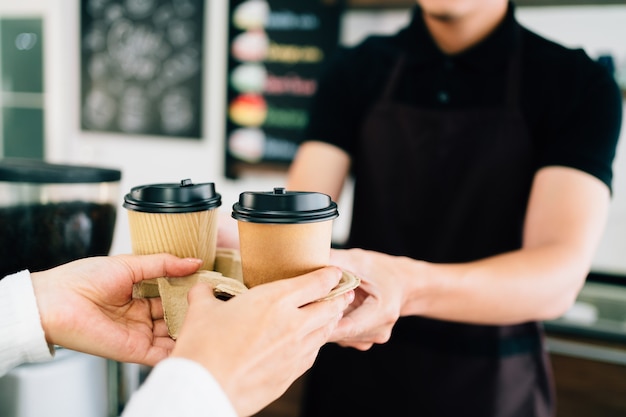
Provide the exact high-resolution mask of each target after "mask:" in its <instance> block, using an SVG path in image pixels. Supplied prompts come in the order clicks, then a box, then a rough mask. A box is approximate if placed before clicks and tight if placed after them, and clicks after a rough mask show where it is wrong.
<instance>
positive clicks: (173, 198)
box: [124, 180, 221, 270]
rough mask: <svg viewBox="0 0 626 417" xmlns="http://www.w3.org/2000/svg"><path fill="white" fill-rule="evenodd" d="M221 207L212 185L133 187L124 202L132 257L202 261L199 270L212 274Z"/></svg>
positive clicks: (186, 184)
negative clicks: (160, 256) (161, 255)
mask: <svg viewBox="0 0 626 417" xmlns="http://www.w3.org/2000/svg"><path fill="white" fill-rule="evenodd" d="M220 205H221V196H220V195H219V194H217V193H216V192H215V186H214V184H213V183H205V184H193V183H191V180H183V181H181V182H180V184H177V183H173V184H151V185H143V186H139V187H134V188H133V189H132V190H131V192H130V193H129V194H127V195H126V196H125V198H124V207H125V208H126V209H128V210H127V211H128V225H129V229H130V238H131V245H132V249H133V253H135V254H137V255H148V254H154V253H164V252H165V253H171V254H173V255H176V256H179V257H183V258H185V257H193V258H199V259H202V261H203V264H202V266H201V267H200V269H203V270H213V268H214V266H215V253H216V250H217V226H218V219H217V213H218V211H217V210H216V208H217V207H219V206H220Z"/></svg>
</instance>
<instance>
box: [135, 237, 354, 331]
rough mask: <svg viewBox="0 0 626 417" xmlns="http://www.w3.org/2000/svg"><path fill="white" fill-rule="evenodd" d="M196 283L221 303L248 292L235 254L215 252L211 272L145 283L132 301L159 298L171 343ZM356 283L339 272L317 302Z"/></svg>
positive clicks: (352, 286) (221, 249)
mask: <svg viewBox="0 0 626 417" xmlns="http://www.w3.org/2000/svg"><path fill="white" fill-rule="evenodd" d="M198 282H208V283H209V284H211V285H213V287H214V293H215V295H216V296H217V297H218V298H221V299H224V300H227V299H229V298H231V297H234V296H237V295H239V294H241V293H243V292H245V291H247V290H248V288H247V287H246V286H245V285H244V283H243V276H242V273H241V258H240V256H239V251H237V250H235V249H226V248H218V249H217V253H216V258H215V270H214V271H198V272H196V273H194V274H192V275H189V276H187V277H180V278H168V277H162V278H155V279H151V280H146V281H143V282H141V283H139V284H136V285H135V287H134V288H133V297H134V298H153V297H161V302H162V303H163V314H164V317H165V323H166V324H167V330H168V333H169V335H170V337H172V339H176V338H177V337H178V332H179V330H180V327H181V326H182V323H183V320H184V318H185V315H186V314H187V309H188V304H187V293H188V292H189V290H190V289H191V287H192V286H194V285H195V284H196V283H198ZM360 283H361V281H360V279H359V278H358V277H357V276H355V275H354V274H352V273H350V272H348V271H343V275H342V277H341V280H340V281H339V284H337V286H336V287H335V288H333V289H332V291H331V292H330V293H328V295H327V296H326V297H324V298H322V299H320V300H319V301H323V300H328V299H330V298H333V297H336V296H338V295H339V294H343V293H345V292H347V291H349V290H352V289H354V288H356V287H357V286H359V284H360Z"/></svg>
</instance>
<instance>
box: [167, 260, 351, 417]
mask: <svg viewBox="0 0 626 417" xmlns="http://www.w3.org/2000/svg"><path fill="white" fill-rule="evenodd" d="M340 278H341V271H340V270H339V269H338V268H335V267H327V268H322V269H320V270H317V271H314V272H311V273H309V274H306V275H303V276H299V277H296V278H290V279H284V280H280V281H275V282H272V283H268V284H263V285H259V286H257V287H254V288H252V289H250V290H249V291H246V292H245V293H243V294H240V295H238V296H236V297H234V298H231V299H230V300H228V301H226V302H224V301H219V300H218V299H216V298H215V297H214V296H213V292H212V289H211V287H210V286H209V285H208V284H197V285H196V286H194V287H193V288H192V289H191V291H190V292H189V296H188V300H189V310H188V311H187V316H186V317H185V321H184V323H183V327H182V329H181V332H180V334H179V337H178V339H177V341H176V348H175V349H174V351H173V352H172V356H173V357H177V356H178V357H184V358H187V359H191V360H194V361H196V362H199V363H200V364H202V365H203V366H204V367H205V368H207V369H208V370H209V371H210V372H211V374H212V375H213V377H214V378H215V379H216V380H217V381H218V382H219V384H220V385H221V387H222V388H223V389H224V392H225V393H226V395H227V396H228V397H229V398H230V400H231V402H232V404H233V406H234V407H235V409H236V410H237V413H238V414H239V415H251V414H254V413H256V412H258V411H259V410H261V409H262V408H263V407H265V406H267V405H268V404H269V403H270V402H272V401H274V400H275V399H277V398H278V397H279V396H280V395H282V394H283V393H284V392H285V391H286V390H287V388H288V387H289V386H290V385H291V384H292V383H293V382H294V381H295V380H296V379H297V378H298V377H299V376H300V375H302V374H303V373H304V372H305V371H306V370H307V369H308V368H309V367H311V365H312V364H313V361H314V360H315V357H316V356H317V353H318V351H319V349H320V347H321V346H322V345H323V344H325V343H326V342H327V341H328V337H329V336H330V335H331V333H332V331H333V329H334V328H335V326H336V325H337V322H338V321H339V319H340V318H341V316H342V312H343V310H344V309H345V308H346V307H347V306H348V305H349V304H350V303H351V302H352V300H353V299H354V293H353V292H352V291H349V292H348V293H346V294H343V295H340V296H337V297H335V298H333V299H331V300H328V301H321V302H316V301H314V300H317V299H319V298H322V297H324V296H325V295H326V294H328V293H329V292H330V291H331V289H332V288H333V287H334V286H335V285H337V283H338V282H339V280H340Z"/></svg>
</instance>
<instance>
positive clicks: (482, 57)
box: [398, 2, 520, 71]
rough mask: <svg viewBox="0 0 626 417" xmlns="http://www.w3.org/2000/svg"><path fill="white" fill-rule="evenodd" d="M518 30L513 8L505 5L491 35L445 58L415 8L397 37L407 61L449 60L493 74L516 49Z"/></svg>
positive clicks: (517, 45)
mask: <svg viewBox="0 0 626 417" xmlns="http://www.w3.org/2000/svg"><path fill="white" fill-rule="evenodd" d="M519 29H520V25H519V23H518V22H517V20H516V19H515V5H514V4H513V3H512V2H509V7H508V10H507V13H506V16H505V18H504V20H503V21H502V23H501V24H500V25H499V26H498V27H497V28H496V30H495V31H494V32H493V33H492V34H490V35H489V36H488V37H487V38H486V39H484V40H482V41H481V42H480V43H478V44H476V45H474V46H473V47H471V48H470V49H468V50H465V51H463V52H461V53H459V54H456V55H452V56H448V55H446V54H444V53H443V52H442V51H441V50H440V49H439V48H438V47H437V45H436V44H435V42H434V41H433V39H432V37H431V36H430V33H429V32H428V28H427V27H426V24H425V22H424V19H423V17H422V10H421V8H420V7H419V5H416V6H414V7H413V9H412V17H411V23H410V24H409V26H407V27H406V28H405V29H403V30H402V31H401V32H400V33H399V35H398V36H399V38H400V40H401V42H402V43H403V44H404V45H405V48H406V50H407V51H408V52H409V55H410V60H411V61H413V62H415V63H417V64H436V63H437V62H441V61H443V60H449V59H452V60H453V61H456V62H457V63H458V64H461V65H463V66H464V67H473V68H476V69H478V70H480V71H493V70H497V69H499V68H501V67H502V65H504V64H505V63H506V62H508V59H509V57H510V54H511V52H512V51H513V50H514V49H516V48H518V47H519V43H520V42H519V36H518V33H519Z"/></svg>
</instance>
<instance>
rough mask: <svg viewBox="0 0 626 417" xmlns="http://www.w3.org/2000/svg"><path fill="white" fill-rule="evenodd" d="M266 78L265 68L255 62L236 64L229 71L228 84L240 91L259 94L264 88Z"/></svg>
mask: <svg viewBox="0 0 626 417" xmlns="http://www.w3.org/2000/svg"><path fill="white" fill-rule="evenodd" d="M266 80H267V69H266V68H265V66H264V65H261V64H257V63H245V64H241V65H238V66H237V67H235V68H234V69H233V70H232V71H231V73H230V84H231V86H232V87H233V88H234V89H235V90H237V91H238V92H240V93H257V94H261V93H263V92H264V90H265V83H266Z"/></svg>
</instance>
